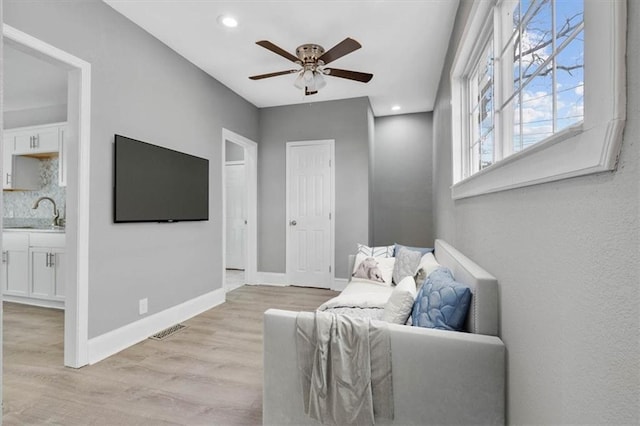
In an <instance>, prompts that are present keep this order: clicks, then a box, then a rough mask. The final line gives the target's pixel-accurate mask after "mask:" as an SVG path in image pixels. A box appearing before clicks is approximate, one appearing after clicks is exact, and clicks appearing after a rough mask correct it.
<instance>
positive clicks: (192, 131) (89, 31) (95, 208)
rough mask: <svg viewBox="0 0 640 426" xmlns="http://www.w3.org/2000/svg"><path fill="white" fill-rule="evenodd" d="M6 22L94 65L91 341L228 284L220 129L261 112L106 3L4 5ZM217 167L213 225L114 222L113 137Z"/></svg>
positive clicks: (250, 132)
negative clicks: (145, 310)
mask: <svg viewBox="0 0 640 426" xmlns="http://www.w3.org/2000/svg"><path fill="white" fill-rule="evenodd" d="M5 22H6V23H8V24H9V25H12V26H14V27H16V28H18V29H19V30H22V31H24V32H26V33H28V34H31V35H33V36H35V37H37V38H40V39H42V40H44V41H45V42H47V43H49V44H52V45H54V46H56V47H58V48H60V49H63V50H65V51H68V52H70V53H72V54H74V55H76V56H78V57H80V58H82V59H84V60H86V61H88V62H89V63H91V66H92V68H91V72H92V75H91V79H92V93H91V102H92V105H91V107H92V111H91V114H92V116H91V159H90V161H91V182H90V189H91V199H90V210H91V217H90V230H89V232H90V241H89V337H95V336H98V335H100V334H103V333H105V332H108V331H110V330H113V329H115V328H118V327H121V326H124V325H126V324H128V323H131V322H133V321H136V320H138V319H140V318H141V317H140V316H139V315H138V300H139V299H141V298H144V297H148V298H149V314H153V313H156V312H158V311H162V310H164V309H166V308H169V307H171V306H175V305H178V304H180V303H182V302H184V301H187V300H190V299H193V298H195V297H197V296H200V295H203V294H205V293H208V292H210V291H212V290H215V289H218V288H220V287H221V283H220V279H219V277H220V276H221V274H222V270H221V264H222V247H221V245H220V241H221V232H222V229H221V218H222V200H221V188H220V182H221V178H222V167H221V162H222V159H221V151H222V149H221V147H222V140H221V136H222V127H225V128H228V129H230V130H232V131H234V132H236V133H239V134H241V135H243V136H246V137H248V138H250V139H253V140H257V139H258V110H257V108H255V107H254V106H253V105H251V104H249V103H248V102H246V101H244V100H243V99H241V98H240V97H238V96H237V95H236V94H235V93H233V92H232V91H231V90H229V89H228V88H226V87H225V86H223V85H222V84H220V83H219V82H217V81H216V80H214V79H212V78H211V77H209V76H208V75H206V74H205V73H204V72H202V71H201V70H199V69H197V68H196V67H195V66H194V65H192V64H191V63H189V62H188V61H186V60H185V59H183V58H182V57H181V56H179V55H178V54H176V53H175V52H174V51H172V50H171V49H169V48H168V47H167V46H165V45H164V44H162V43H160V42H159V41H158V40H156V39H155V38H153V37H152V36H151V35H149V34H148V33H147V32H145V31H144V30H142V29H141V28H139V27H137V26H136V25H134V24H133V23H131V22H130V21H128V20H127V19H126V18H124V17H123V16H121V15H120V14H118V13H117V12H115V11H114V10H113V9H111V8H110V7H109V6H107V5H106V4H105V3H103V2H101V1H99V0H85V1H82V2H67V1H39V2H24V1H6V2H5ZM114 133H119V134H123V135H127V136H130V137H133V138H137V139H141V140H143V141H148V142H152V143H154V144H157V145H162V146H165V147H169V148H172V149H176V150H180V151H184V152H187V153H189V154H193V155H197V156H201V157H205V158H208V159H209V160H210V164H209V166H210V220H209V221H205V222H194V223H191V222H181V223H174V224H155V223H143V224H118V225H115V224H113V218H112V182H113V177H112V169H113V135H114Z"/></svg>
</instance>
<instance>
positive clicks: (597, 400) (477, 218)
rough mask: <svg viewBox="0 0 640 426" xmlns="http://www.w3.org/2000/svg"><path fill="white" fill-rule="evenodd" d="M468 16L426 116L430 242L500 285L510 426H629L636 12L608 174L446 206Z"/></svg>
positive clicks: (638, 362)
mask: <svg viewBox="0 0 640 426" xmlns="http://www.w3.org/2000/svg"><path fill="white" fill-rule="evenodd" d="M470 5H471V2H470V1H463V2H461V6H460V9H459V11H458V17H457V20H456V26H455V29H454V33H453V40H452V43H451V45H450V49H449V54H448V58H447V62H446V66H445V70H444V73H443V76H442V79H441V80H440V88H439V94H438V99H437V102H436V108H435V111H434V124H433V125H434V138H433V140H434V158H433V179H434V182H433V187H434V212H435V233H436V237H438V238H443V239H445V240H447V241H448V242H450V243H452V244H453V245H454V246H456V247H457V248H458V249H460V250H461V251H462V252H464V253H465V254H467V255H468V256H469V257H471V258H472V259H473V260H474V261H476V262H478V263H479V264H480V265H483V266H484V267H485V268H486V269H487V270H488V271H490V272H491V273H493V274H494V275H495V276H496V277H497V278H498V280H499V282H500V305H501V336H502V339H503V340H504V342H505V344H506V347H507V368H508V371H507V377H508V380H507V388H508V389H507V392H508V397H507V407H508V412H507V415H508V421H509V423H510V424H568V423H574V424H605V423H607V424H639V423H640V377H639V375H640V356H639V354H640V312H639V309H640V273H639V269H638V268H639V263H640V262H639V259H638V258H639V247H640V246H639V244H640V240H639V236H638V234H639V230H638V218H639V216H638V207H639V206H638V205H639V182H640V173H639V170H638V165H639V162H640V161H639V160H640V158H639V152H640V151H639V150H640V148H639V147H640V144H638V140H640V108H639V103H640V84H639V80H638V79H637V78H635V76H637V75H638V74H639V73H640V52H639V49H638V48H639V45H640V44H639V43H638V40H640V31H639V29H640V3H638V2H635V1H629V2H628V25H627V28H628V38H627V40H628V46H627V76H628V82H627V84H628V87H627V99H628V105H627V125H626V128H625V134H624V142H623V145H622V152H621V154H620V161H619V164H618V168H617V170H616V171H614V172H612V173H602V174H598V175H591V176H587V177H581V178H575V179H568V180H564V181H560V182H553V183H548V184H543V185H537V186H531V187H527V188H521V189H515V190H510V191H504V192H500V193H496V194H490V195H483V196H478V197H473V198H469V199H465V200H460V201H453V200H452V199H451V192H450V189H449V187H450V185H451V182H452V180H451V176H452V170H451V142H452V141H451V107H450V102H451V90H450V87H449V72H450V66H451V61H452V58H453V55H454V54H455V47H456V45H457V42H458V40H459V38H460V35H461V33H462V29H463V24H464V20H465V18H466V16H467V14H468V11H469V9H470ZM587 30H588V29H587Z"/></svg>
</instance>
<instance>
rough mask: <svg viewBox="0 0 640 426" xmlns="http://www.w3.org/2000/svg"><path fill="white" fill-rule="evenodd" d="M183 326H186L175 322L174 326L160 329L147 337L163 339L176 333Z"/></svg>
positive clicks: (183, 327) (182, 328)
mask: <svg viewBox="0 0 640 426" xmlns="http://www.w3.org/2000/svg"><path fill="white" fill-rule="evenodd" d="M185 328H187V326H186V325H182V324H176V325H174V326H171V327H169V328H166V329H164V330H162V331H161V332H159V333H156V334H154V335H153V336H151V337H149V339H153V340H164V339H166V338H167V337H169V336H173V335H174V334H176V333H177V332H178V331H180V330H184V329H185Z"/></svg>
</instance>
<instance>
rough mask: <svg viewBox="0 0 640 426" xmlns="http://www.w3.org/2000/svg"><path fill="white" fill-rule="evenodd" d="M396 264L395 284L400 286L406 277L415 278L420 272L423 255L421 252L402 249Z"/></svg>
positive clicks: (394, 266) (394, 270) (394, 271)
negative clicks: (419, 267)
mask: <svg viewBox="0 0 640 426" xmlns="http://www.w3.org/2000/svg"><path fill="white" fill-rule="evenodd" d="M395 257H396V262H395V263H394V265H393V282H394V283H396V284H398V283H399V282H400V281H402V280H403V278H404V277H413V276H414V275H415V274H416V271H417V270H418V265H419V264H420V259H421V258H422V255H421V254H420V252H419V251H413V250H409V249H408V248H406V247H401V248H400V251H399V252H396V256H395Z"/></svg>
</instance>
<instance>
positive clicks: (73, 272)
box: [2, 24, 91, 368]
mask: <svg viewBox="0 0 640 426" xmlns="http://www.w3.org/2000/svg"><path fill="white" fill-rule="evenodd" d="M2 35H3V37H4V40H3V42H4V43H5V44H7V45H10V46H12V47H15V48H16V49H19V50H21V51H23V52H25V53H28V54H30V55H32V56H35V57H37V58H40V59H42V60H44V61H47V62H50V63H52V64H54V65H56V66H60V67H61V68H64V69H66V70H68V91H67V93H68V95H67V126H68V129H69V130H70V131H71V132H72V133H75V134H76V135H77V137H76V138H75V141H74V139H71V143H70V147H69V148H71V149H67V153H68V154H69V155H70V156H69V159H70V160H72V161H69V162H68V170H67V172H68V176H69V177H68V179H67V200H66V208H67V227H66V230H65V231H66V247H65V250H66V252H67V254H68V256H66V267H67V271H68V274H67V280H66V288H65V311H64V365H65V366H67V367H73V368H80V367H82V366H84V365H87V364H88V341H89V213H90V212H89V199H90V198H89V189H90V185H89V178H90V170H89V167H90V146H91V144H90V142H91V64H90V63H88V62H86V61H84V60H82V59H80V58H78V57H76V56H74V55H72V54H70V53H67V52H65V51H63V50H61V49H58V48H57V47H55V46H52V45H50V44H48V43H45V42H43V41H42V40H39V39H37V38H35V37H33V36H31V35H29V34H27V33H24V32H22V31H20V30H18V29H16V28H13V27H11V26H9V25H7V24H3V27H2ZM74 145H75V146H74Z"/></svg>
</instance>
